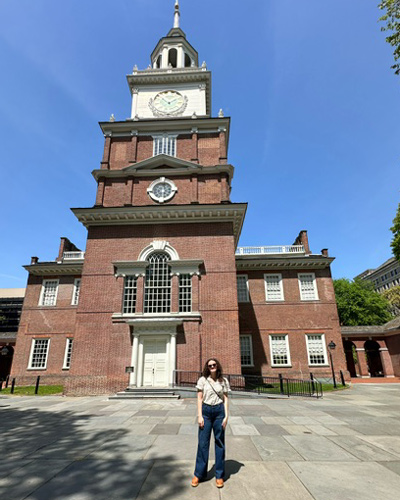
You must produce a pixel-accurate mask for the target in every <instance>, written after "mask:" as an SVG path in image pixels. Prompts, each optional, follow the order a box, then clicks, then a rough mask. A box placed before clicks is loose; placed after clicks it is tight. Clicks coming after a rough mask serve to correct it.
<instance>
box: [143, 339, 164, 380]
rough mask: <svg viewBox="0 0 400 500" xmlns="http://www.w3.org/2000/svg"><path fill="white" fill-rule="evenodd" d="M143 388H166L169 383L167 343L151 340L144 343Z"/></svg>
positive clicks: (160, 340)
mask: <svg viewBox="0 0 400 500" xmlns="http://www.w3.org/2000/svg"><path fill="white" fill-rule="evenodd" d="M143 354H144V360H143V386H144V387H165V386H167V385H168V383H167V342H166V340H162V339H151V340H150V339H149V340H146V341H145V342H144V343H143Z"/></svg>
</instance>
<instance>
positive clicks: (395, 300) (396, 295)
mask: <svg viewBox="0 0 400 500" xmlns="http://www.w3.org/2000/svg"><path fill="white" fill-rule="evenodd" d="M382 295H383V297H385V299H386V300H387V301H388V302H389V304H390V307H391V310H392V312H393V314H396V315H398V314H400V286H394V287H392V288H389V290H385V291H384V292H382Z"/></svg>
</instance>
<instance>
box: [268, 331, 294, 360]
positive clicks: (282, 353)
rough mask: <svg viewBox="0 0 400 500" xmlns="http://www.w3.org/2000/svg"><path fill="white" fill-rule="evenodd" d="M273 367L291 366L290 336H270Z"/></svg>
mask: <svg viewBox="0 0 400 500" xmlns="http://www.w3.org/2000/svg"><path fill="white" fill-rule="evenodd" d="M269 346H270V351H271V366H290V352H289V339H288V335H270V336H269Z"/></svg>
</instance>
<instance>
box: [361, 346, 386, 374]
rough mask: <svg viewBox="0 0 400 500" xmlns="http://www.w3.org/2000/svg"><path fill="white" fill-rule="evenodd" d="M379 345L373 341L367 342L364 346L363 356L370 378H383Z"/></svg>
mask: <svg viewBox="0 0 400 500" xmlns="http://www.w3.org/2000/svg"><path fill="white" fill-rule="evenodd" d="M379 348H380V345H379V344H378V342H376V341H375V340H367V341H366V342H365V344H364V349H365V355H366V357H367V363H368V371H369V373H370V375H371V377H383V376H384V373H383V366H382V360H381V353H380V352H379Z"/></svg>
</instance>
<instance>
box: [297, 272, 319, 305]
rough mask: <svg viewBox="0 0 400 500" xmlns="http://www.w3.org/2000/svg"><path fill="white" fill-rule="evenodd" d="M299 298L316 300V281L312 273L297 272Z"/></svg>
mask: <svg viewBox="0 0 400 500" xmlns="http://www.w3.org/2000/svg"><path fill="white" fill-rule="evenodd" d="M298 277H299V288H300V298H301V300H318V291H317V283H316V281H315V274H314V273H303V274H299V275H298Z"/></svg>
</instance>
